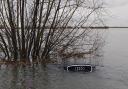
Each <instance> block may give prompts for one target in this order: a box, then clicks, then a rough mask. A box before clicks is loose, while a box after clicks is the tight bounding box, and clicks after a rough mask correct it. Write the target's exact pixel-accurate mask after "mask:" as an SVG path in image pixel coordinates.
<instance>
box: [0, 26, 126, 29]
mask: <svg viewBox="0 0 128 89" xmlns="http://www.w3.org/2000/svg"><path fill="white" fill-rule="evenodd" d="M25 28H26V29H31V28H32V27H25ZM37 28H38V27H37ZM41 28H42V27H41ZM45 28H46V29H49V28H50V27H49V26H46V27H45ZM56 28H57V29H59V28H67V29H73V28H91V29H108V28H128V27H119V26H90V27H86V26H85V27H84V26H83V27H73V26H67V27H56ZM0 29H5V26H2V25H1V26H0ZM16 29H21V28H20V27H19V28H16Z"/></svg>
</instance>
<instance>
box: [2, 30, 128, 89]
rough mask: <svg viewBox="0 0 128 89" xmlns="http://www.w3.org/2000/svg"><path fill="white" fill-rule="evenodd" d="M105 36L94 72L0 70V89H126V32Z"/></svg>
mask: <svg viewBox="0 0 128 89" xmlns="http://www.w3.org/2000/svg"><path fill="white" fill-rule="evenodd" d="M107 34H108V35H107V37H106V39H105V40H106V44H105V47H104V48H103V50H104V56H103V66H100V67H97V70H96V71H95V72H92V73H84V72H67V71H64V70H62V69H61V68H59V67H57V66H56V65H48V66H47V67H46V68H44V67H43V66H35V67H34V68H33V67H30V66H28V67H15V66H11V65H10V66H8V67H4V66H1V69H0V89H128V41H127V40H128V29H109V30H108V32H107Z"/></svg>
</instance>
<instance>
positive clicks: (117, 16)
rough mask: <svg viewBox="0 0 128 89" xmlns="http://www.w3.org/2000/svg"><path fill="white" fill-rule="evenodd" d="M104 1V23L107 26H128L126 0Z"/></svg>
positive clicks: (127, 5) (127, 3)
mask: <svg viewBox="0 0 128 89" xmlns="http://www.w3.org/2000/svg"><path fill="white" fill-rule="evenodd" d="M104 1H105V2H106V8H107V12H108V13H107V16H106V19H107V21H106V23H107V25H109V26H128V0H104Z"/></svg>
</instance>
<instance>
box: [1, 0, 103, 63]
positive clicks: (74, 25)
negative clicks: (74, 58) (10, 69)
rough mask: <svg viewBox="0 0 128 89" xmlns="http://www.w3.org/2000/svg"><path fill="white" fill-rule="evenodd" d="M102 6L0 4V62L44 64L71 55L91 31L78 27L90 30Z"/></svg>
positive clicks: (89, 0) (27, 0)
mask: <svg viewBox="0 0 128 89" xmlns="http://www.w3.org/2000/svg"><path fill="white" fill-rule="evenodd" d="M102 6H103V2H102V1H100V0H0V25H1V26H3V28H2V29H1V30H0V49H1V53H2V54H3V55H2V57H3V61H15V62H18V61H21V62H32V63H34V62H37V61H38V62H43V63H47V62H48V59H51V58H54V56H55V55H57V56H60V57H61V56H64V53H67V52H69V53H73V52H74V51H75V50H76V49H78V46H79V47H83V46H82V45H87V44H86V43H89V42H88V41H89V40H87V39H89V34H90V32H92V31H93V30H92V29H90V28H83V29H81V27H84V26H92V24H93V23H94V22H95V21H96V18H95V17H94V16H96V15H98V13H100V12H101V10H102V8H103V7H102ZM81 41H84V44H80V43H81ZM78 42H79V43H78ZM91 44H92V46H93V42H92V43H91ZM53 55H54V56H53Z"/></svg>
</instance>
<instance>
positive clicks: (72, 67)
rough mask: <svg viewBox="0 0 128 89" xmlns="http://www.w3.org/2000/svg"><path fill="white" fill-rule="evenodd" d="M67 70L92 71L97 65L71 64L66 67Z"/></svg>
mask: <svg viewBox="0 0 128 89" xmlns="http://www.w3.org/2000/svg"><path fill="white" fill-rule="evenodd" d="M64 69H65V70H67V71H84V72H92V71H93V70H95V66H93V65H90V64H85V65H69V66H65V67H64Z"/></svg>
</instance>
